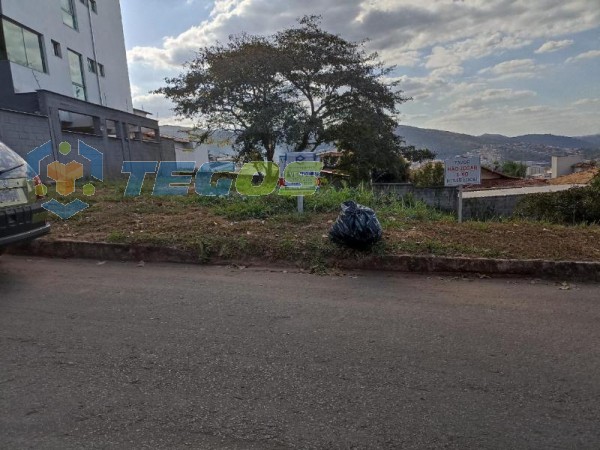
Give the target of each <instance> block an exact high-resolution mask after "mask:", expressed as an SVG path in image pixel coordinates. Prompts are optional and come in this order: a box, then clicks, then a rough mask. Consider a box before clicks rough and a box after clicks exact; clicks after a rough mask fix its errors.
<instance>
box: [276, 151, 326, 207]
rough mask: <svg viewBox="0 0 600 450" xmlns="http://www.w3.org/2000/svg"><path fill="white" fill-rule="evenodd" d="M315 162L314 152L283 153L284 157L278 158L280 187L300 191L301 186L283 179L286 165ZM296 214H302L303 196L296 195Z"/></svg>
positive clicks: (317, 159)
mask: <svg viewBox="0 0 600 450" xmlns="http://www.w3.org/2000/svg"><path fill="white" fill-rule="evenodd" d="M305 161H307V162H315V161H319V155H317V154H315V153H314V152H288V153H285V154H284V155H281V156H280V157H279V162H280V164H279V168H280V170H281V173H280V175H279V176H280V185H281V186H284V187H287V188H298V189H299V190H301V189H302V187H303V186H302V184H299V185H298V183H290V182H289V181H288V180H286V179H285V177H284V174H285V169H286V167H287V166H288V164H290V163H294V162H305ZM297 198H298V212H299V213H300V214H302V213H304V196H303V195H298V196H297Z"/></svg>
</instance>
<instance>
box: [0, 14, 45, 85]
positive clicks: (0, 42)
mask: <svg viewBox="0 0 600 450" xmlns="http://www.w3.org/2000/svg"><path fill="white" fill-rule="evenodd" d="M4 21H6V22H7V23H9V24H11V25H14V26H16V27H18V28H20V30H21V34H22V36H23V50H24V52H25V60H26V64H21V63H20V62H18V61H13V60H11V59H10V58H9V55H8V47H7V45H6V38H5V35H4V23H3V22H4ZM24 31H26V32H28V33H30V34H33V35H34V36H36V37H37V40H38V46H39V50H40V54H39V56H40V60H41V63H42V67H41V69H42V70H39V68H37V67H34V66H33V65H31V64H30V63H29V55H28V54H27V46H26V44H25V34H24ZM0 60H4V61H10V62H12V63H13V64H18V65H20V66H22V67H27V68H28V69H31V70H35V71H36V72H40V73H48V61H47V58H46V48H45V45H44V37H43V35H42V34H41V33H38V32H37V31H35V30H33V29H31V28H29V27H27V26H25V25H22V24H20V23H19V22H16V21H14V20H12V19H9V18H8V17H6V16H3V15H2V14H0Z"/></svg>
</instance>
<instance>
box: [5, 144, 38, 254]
mask: <svg viewBox="0 0 600 450" xmlns="http://www.w3.org/2000/svg"><path fill="white" fill-rule="evenodd" d="M31 175H32V171H30V169H29V166H28V165H27V162H26V161H25V160H24V159H23V158H21V157H20V156H19V155H18V154H17V153H15V152H14V151H12V150H11V149H10V148H8V147H7V146H6V145H4V144H3V143H2V142H0V254H2V253H4V252H5V251H6V248H7V247H8V246H9V245H12V244H16V243H19V242H23V241H29V240H31V239H35V238H37V237H40V236H42V235H44V234H46V233H48V232H49V231H50V225H48V224H47V223H46V218H47V212H46V210H45V209H44V208H42V206H41V201H40V200H41V197H40V196H38V195H37V193H36V186H37V185H38V184H41V181H40V179H39V177H37V176H35V177H32V176H31Z"/></svg>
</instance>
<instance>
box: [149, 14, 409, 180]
mask: <svg viewBox="0 0 600 450" xmlns="http://www.w3.org/2000/svg"><path fill="white" fill-rule="evenodd" d="M378 59H379V58H378V55H377V54H376V53H367V52H366V51H365V50H364V43H355V42H349V41H346V40H345V39H343V38H341V37H340V36H337V35H335V34H332V33H329V32H327V31H325V30H323V29H322V28H321V25H320V19H319V18H318V17H315V16H307V17H304V18H303V19H301V20H300V22H299V25H298V26H296V27H293V28H289V29H286V30H283V31H281V32H279V33H276V34H274V35H271V36H267V37H258V36H250V35H246V34H243V35H240V36H233V37H230V39H229V41H228V42H227V43H226V44H218V45H215V46H211V47H205V48H201V49H200V50H199V52H198V54H197V56H196V58H195V59H194V60H193V61H191V62H190V63H188V64H187V65H186V70H185V72H184V73H183V74H181V75H180V76H179V77H176V78H171V79H167V80H166V82H167V86H166V87H163V88H161V89H159V90H158V91H157V92H159V93H162V94H164V95H165V96H166V97H167V98H169V99H171V100H173V101H174V102H175V104H176V109H175V111H176V113H178V114H179V115H181V116H185V117H188V118H192V119H194V120H196V121H197V122H198V128H199V129H202V130H205V134H204V135H205V136H208V135H209V134H210V132H211V131H212V130H231V131H233V132H235V136H236V142H235V145H234V148H236V150H237V151H238V152H239V153H240V155H242V156H243V155H244V154H256V153H257V152H259V153H260V154H263V155H264V156H265V157H266V159H267V160H269V161H272V160H273V156H274V153H275V148H276V147H277V146H278V145H286V146H287V147H288V148H289V149H290V150H292V151H314V150H316V149H317V148H318V147H319V146H320V145H321V144H326V143H336V144H337V145H338V146H339V147H340V150H342V151H344V152H347V153H348V155H354V156H353V159H354V160H355V162H357V159H358V160H360V161H361V162H362V161H365V164H366V166H365V168H366V167H367V166H369V170H371V169H372V170H376V169H381V170H382V169H384V168H386V167H387V168H389V167H397V166H398V165H402V164H404V160H403V159H402V156H401V154H402V149H403V147H402V141H401V140H400V139H397V138H394V137H393V136H392V135H393V132H394V129H395V126H396V125H397V114H398V106H399V105H400V104H401V103H402V102H404V101H405V100H406V98H404V97H403V95H402V93H401V91H400V90H399V89H398V85H397V83H396V82H394V81H389V79H388V78H387V75H389V73H390V71H391V70H392V68H391V67H385V66H384V65H383V64H382V63H381V62H379V60H378ZM369 158H370V162H369V163H368V164H367V163H366V161H367V160H369ZM365 173H366V172H365ZM361 177H362V178H366V175H365V176H361Z"/></svg>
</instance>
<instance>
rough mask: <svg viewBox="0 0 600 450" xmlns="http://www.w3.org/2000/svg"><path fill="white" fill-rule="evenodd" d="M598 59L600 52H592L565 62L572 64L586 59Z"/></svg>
mask: <svg viewBox="0 0 600 450" xmlns="http://www.w3.org/2000/svg"><path fill="white" fill-rule="evenodd" d="M598 57H600V50H590V51H589V52H585V53H580V54H579V55H577V56H573V57H571V58H568V59H567V60H566V61H565V62H567V63H570V62H576V61H581V60H584V59H592V58H598Z"/></svg>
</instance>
